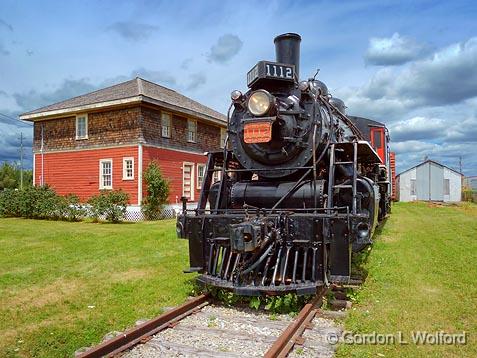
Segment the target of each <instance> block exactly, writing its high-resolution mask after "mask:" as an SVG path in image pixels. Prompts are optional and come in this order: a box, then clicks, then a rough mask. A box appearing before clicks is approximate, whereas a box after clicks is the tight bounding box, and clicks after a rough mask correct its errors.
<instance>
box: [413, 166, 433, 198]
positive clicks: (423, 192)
mask: <svg viewBox="0 0 477 358" xmlns="http://www.w3.org/2000/svg"><path fill="white" fill-rule="evenodd" d="M416 195H417V200H430V193H429V163H425V164H423V165H420V166H418V167H417V168H416Z"/></svg>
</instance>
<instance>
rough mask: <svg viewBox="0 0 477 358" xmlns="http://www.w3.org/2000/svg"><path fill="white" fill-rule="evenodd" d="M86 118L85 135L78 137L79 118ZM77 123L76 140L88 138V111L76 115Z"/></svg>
mask: <svg viewBox="0 0 477 358" xmlns="http://www.w3.org/2000/svg"><path fill="white" fill-rule="evenodd" d="M83 117H84V118H85V121H84V122H85V132H86V134H85V136H84V137H78V120H79V119H80V118H83ZM75 123H76V125H75V137H76V140H83V139H88V114H87V113H84V114H78V115H76V121H75Z"/></svg>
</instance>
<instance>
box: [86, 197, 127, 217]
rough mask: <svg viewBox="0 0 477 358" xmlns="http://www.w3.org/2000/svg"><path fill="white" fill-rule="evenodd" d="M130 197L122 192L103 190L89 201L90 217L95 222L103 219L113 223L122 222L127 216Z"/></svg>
mask: <svg viewBox="0 0 477 358" xmlns="http://www.w3.org/2000/svg"><path fill="white" fill-rule="evenodd" d="M128 200H129V195H128V194H127V193H125V192H123V191H122V190H101V192H100V194H99V195H95V196H93V197H91V198H90V199H89V200H88V204H89V205H90V206H91V208H90V215H91V217H92V218H93V220H94V221H99V219H100V218H101V217H103V216H104V218H105V219H106V220H107V221H109V222H113V223H118V222H121V221H122V220H123V219H124V216H125V215H126V207H127V205H128Z"/></svg>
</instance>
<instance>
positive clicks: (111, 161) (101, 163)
mask: <svg viewBox="0 0 477 358" xmlns="http://www.w3.org/2000/svg"><path fill="white" fill-rule="evenodd" d="M107 162H110V163H111V186H104V185H103V163H107ZM99 189H100V190H104V189H108V190H109V189H113V159H112V158H109V159H100V160H99Z"/></svg>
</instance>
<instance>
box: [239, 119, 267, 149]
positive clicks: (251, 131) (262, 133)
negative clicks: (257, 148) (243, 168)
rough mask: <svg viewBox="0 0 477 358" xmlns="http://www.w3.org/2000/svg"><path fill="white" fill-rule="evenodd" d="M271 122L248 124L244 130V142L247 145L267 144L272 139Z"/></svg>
mask: <svg viewBox="0 0 477 358" xmlns="http://www.w3.org/2000/svg"><path fill="white" fill-rule="evenodd" d="M272 123H273V122H271V121H266V122H256V123H247V124H245V126H244V129H243V141H244V142H245V143H248V144H251V143H267V142H270V140H271V139H272Z"/></svg>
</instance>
